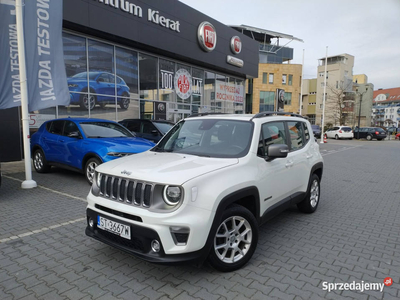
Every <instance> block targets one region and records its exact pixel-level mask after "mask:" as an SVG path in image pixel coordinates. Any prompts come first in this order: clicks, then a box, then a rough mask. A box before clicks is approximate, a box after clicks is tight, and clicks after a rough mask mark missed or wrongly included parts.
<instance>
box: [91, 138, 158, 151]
mask: <svg viewBox="0 0 400 300" xmlns="http://www.w3.org/2000/svg"><path fill="white" fill-rule="evenodd" d="M87 141H90V143H93V144H99V146H102V147H107V148H108V151H114V152H128V153H140V152H143V151H146V150H148V149H150V148H152V147H154V146H155V144H154V143H152V142H150V141H148V140H145V139H142V138H136V137H132V138H131V137H120V138H88V139H87Z"/></svg>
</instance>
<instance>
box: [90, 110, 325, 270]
mask: <svg viewBox="0 0 400 300" xmlns="http://www.w3.org/2000/svg"><path fill="white" fill-rule="evenodd" d="M287 114H288V113H282V112H279V113H277V112H264V113H259V114H257V115H221V114H220V115H216V114H200V115H195V116H191V117H189V118H187V119H185V120H182V121H180V122H179V123H177V124H176V125H175V126H174V127H173V128H172V129H171V130H170V131H169V132H168V133H167V134H166V135H165V136H164V138H163V139H162V140H161V141H160V142H159V143H158V144H157V145H156V146H155V147H154V148H152V149H151V150H149V151H146V152H143V153H140V154H135V155H131V156H127V157H123V158H120V159H117V160H113V161H111V162H107V163H104V164H101V165H100V166H98V167H97V168H96V173H95V180H94V181H93V185H92V188H91V191H90V193H89V195H88V197H87V200H88V206H87V228H86V234H87V235H88V236H90V237H93V238H95V239H97V240H100V241H102V242H104V243H106V244H109V245H112V246H114V247H117V248H119V249H122V250H125V251H127V252H129V253H132V254H134V255H136V256H138V257H140V258H142V259H145V260H147V261H150V262H156V263H174V262H189V261H191V262H192V261H204V260H206V259H208V260H209V262H210V264H211V265H212V266H213V267H214V268H216V269H218V270H220V271H233V270H235V269H238V268H240V267H242V266H243V265H244V264H246V263H247V262H248V261H249V259H250V258H251V256H252V255H253V253H254V251H255V249H256V247H257V241H258V227H259V226H260V225H261V224H262V223H264V222H265V221H266V220H268V219H269V218H271V217H272V216H274V215H276V214H277V213H278V212H281V211H282V210H284V209H286V208H288V207H289V206H291V205H293V204H297V206H298V208H299V209H300V210H301V211H303V212H306V213H312V212H314V211H315V210H316V209H317V206H318V203H319V198H320V180H321V176H322V169H323V160H322V157H321V154H320V152H319V146H318V144H317V142H316V140H315V139H314V137H313V134H312V132H313V131H312V128H311V125H310V123H309V122H308V121H307V120H306V119H304V118H302V117H301V116H299V115H295V114H289V116H287Z"/></svg>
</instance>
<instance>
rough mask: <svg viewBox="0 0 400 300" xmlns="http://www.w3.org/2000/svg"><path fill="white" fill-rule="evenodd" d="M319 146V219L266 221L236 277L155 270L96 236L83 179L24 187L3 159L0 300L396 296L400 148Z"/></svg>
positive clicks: (15, 167) (205, 270) (56, 173)
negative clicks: (88, 231)
mask: <svg viewBox="0 0 400 300" xmlns="http://www.w3.org/2000/svg"><path fill="white" fill-rule="evenodd" d="M320 150H321V153H322V155H323V156H324V160H325V165H324V174H323V178H322V183H321V199H320V201H321V202H320V204H319V207H318V210H317V212H316V213H314V214H309V215H307V214H302V213H300V212H299V211H297V209H296V208H292V209H289V210H287V211H285V212H284V213H282V214H280V215H279V216H277V217H275V218H274V219H272V220H271V221H269V222H268V223H266V224H265V225H263V226H262V227H261V229H260V237H259V245H258V248H257V250H256V251H255V254H254V256H253V258H252V260H251V261H250V262H249V263H248V264H247V265H246V266H245V267H243V268H242V269H241V270H238V271H235V272H231V273H219V272H217V271H215V270H213V269H212V268H211V267H209V266H208V265H203V266H197V265H193V266H192V265H185V266H160V265H155V264H151V263H147V262H144V261H142V260H140V259H137V258H135V257H133V256H131V255H129V254H126V253H124V252H122V251H119V250H117V249H115V248H112V247H110V246H107V245H105V244H103V243H100V242H97V241H95V240H92V239H90V238H88V237H86V235H85V234H84V230H85V227H86V222H85V207H86V202H85V201H86V200H85V199H86V195H87V194H88V192H89V189H90V187H89V185H88V184H87V183H86V181H85V178H84V177H83V175H81V174H78V173H74V172H70V171H66V170H62V169H53V171H52V172H51V173H48V174H38V173H36V172H33V179H34V180H35V181H36V182H37V183H38V187H37V188H35V189H31V190H23V189H21V188H20V186H21V182H22V180H23V179H24V175H25V174H24V170H23V167H24V165H23V163H22V162H17V163H3V164H2V171H3V183H2V186H1V188H0V207H1V209H0V225H1V226H0V299H2V300H4V299H51V300H54V299H165V300H166V299H207V300H209V299H229V300H231V299H272V298H277V299H349V298H350V299H399V298H400V156H399V153H400V142H398V141H365V140H361V141H358V140H351V141H350V140H339V141H336V140H328V143H326V144H320ZM388 278H391V280H392V284H391V285H390V281H386V283H387V285H383V287H382V291H380V290H378V291H374V290H371V287H374V285H372V284H380V285H382V284H383V283H384V280H385V279H386V280H388ZM346 284H347V285H346ZM357 284H358V285H357ZM346 287H347V290H346ZM357 287H359V289H358V291H357V290H354V289H357ZM361 287H363V291H361V290H360V289H361ZM335 288H336V290H335ZM351 289H352V290H351Z"/></svg>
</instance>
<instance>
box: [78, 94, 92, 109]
mask: <svg viewBox="0 0 400 300" xmlns="http://www.w3.org/2000/svg"><path fill="white" fill-rule="evenodd" d="M85 92H87V91H85ZM88 103H90V109H91V110H92V109H93V108H94V106H95V105H96V96H95V95H93V94H90V99H89V95H88V94H82V95H81V96H80V106H81V108H82V109H88V108H89V104H88Z"/></svg>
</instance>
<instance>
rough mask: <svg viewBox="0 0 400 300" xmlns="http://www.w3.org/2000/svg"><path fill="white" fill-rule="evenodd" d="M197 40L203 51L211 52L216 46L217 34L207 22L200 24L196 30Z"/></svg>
mask: <svg viewBox="0 0 400 300" xmlns="http://www.w3.org/2000/svg"><path fill="white" fill-rule="evenodd" d="M197 39H198V41H199V44H200V46H201V48H202V49H203V50H204V51H206V52H210V51H213V50H214V49H215V46H216V45H217V32H216V31H215V28H214V26H213V25H212V24H211V23H209V22H203V23H201V24H200V25H199V28H198V30H197Z"/></svg>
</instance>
